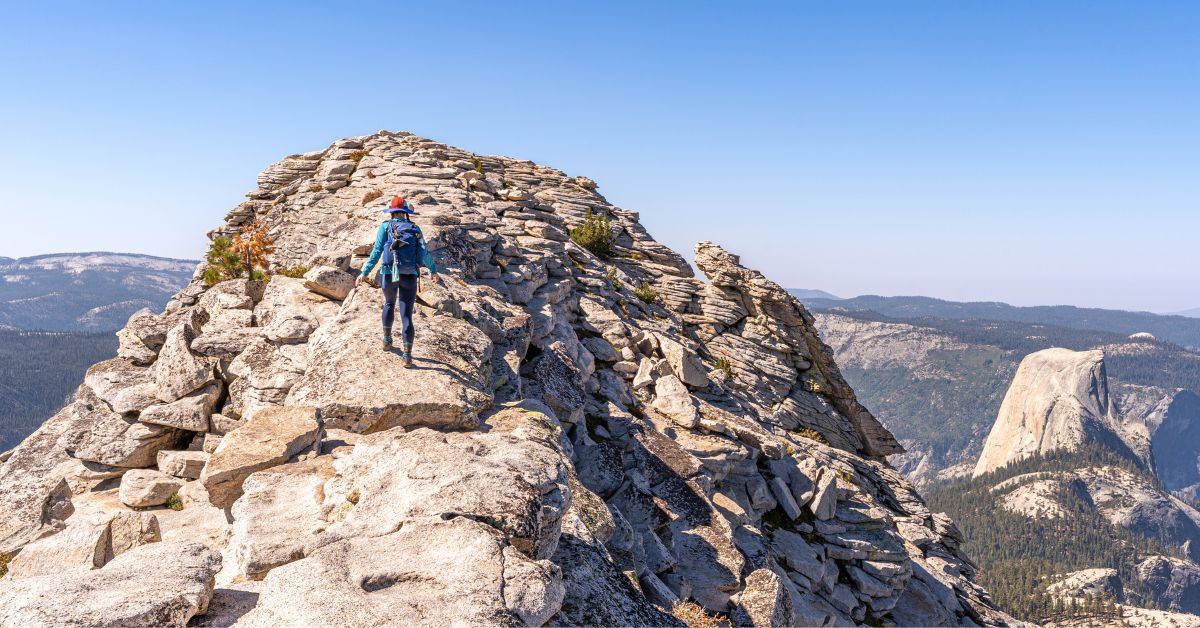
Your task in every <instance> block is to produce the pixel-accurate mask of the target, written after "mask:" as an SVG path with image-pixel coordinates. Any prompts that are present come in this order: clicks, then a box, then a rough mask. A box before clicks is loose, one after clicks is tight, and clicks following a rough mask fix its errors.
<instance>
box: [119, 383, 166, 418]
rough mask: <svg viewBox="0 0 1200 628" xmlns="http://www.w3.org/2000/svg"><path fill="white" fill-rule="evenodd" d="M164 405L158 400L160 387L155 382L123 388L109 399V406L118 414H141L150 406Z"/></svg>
mask: <svg viewBox="0 0 1200 628" xmlns="http://www.w3.org/2000/svg"><path fill="white" fill-rule="evenodd" d="M160 403H162V402H161V401H159V400H158V387H157V386H155V385H154V381H153V380H151V381H146V382H142V383H141V384H134V385H132V386H129V387H128V388H123V389H121V390H120V391H118V392H117V393H116V394H115V395H113V396H112V398H111V399H109V401H108V404H109V406H111V407H112V409H113V412H116V413H117V414H131V413H136V412H141V411H142V410H145V409H146V408H149V407H150V406H153V405H157V404H160Z"/></svg>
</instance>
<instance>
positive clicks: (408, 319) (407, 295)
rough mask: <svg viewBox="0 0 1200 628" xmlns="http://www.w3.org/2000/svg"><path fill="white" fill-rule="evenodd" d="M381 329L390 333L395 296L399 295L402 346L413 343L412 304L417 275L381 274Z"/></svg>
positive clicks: (393, 318)
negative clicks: (402, 334) (402, 335)
mask: <svg viewBox="0 0 1200 628" xmlns="http://www.w3.org/2000/svg"><path fill="white" fill-rule="evenodd" d="M382 276H383V283H382V287H383V331H384V333H385V334H387V335H389V336H390V335H392V323H393V322H395V320H396V297H397V296H399V297H400V326H401V328H402V329H403V332H404V346H406V347H410V346H412V343H413V334H414V331H413V321H412V316H413V305H414V304H415V303H416V301H417V276H416V275H400V276H399V278H397V279H391V278H390V277H391V275H389V274H387V273H384V274H383V275H382Z"/></svg>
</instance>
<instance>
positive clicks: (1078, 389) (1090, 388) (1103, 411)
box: [974, 349, 1146, 477]
mask: <svg viewBox="0 0 1200 628" xmlns="http://www.w3.org/2000/svg"><path fill="white" fill-rule="evenodd" d="M1117 416H1118V413H1117V411H1116V408H1115V407H1114V404H1113V403H1112V401H1111V399H1110V398H1109V393H1108V375H1107V374H1106V372H1105V369H1104V352H1103V351H1071V350H1069V349H1045V350H1043V351H1038V352H1037V353H1031V354H1029V355H1027V356H1025V359H1024V360H1022V361H1021V366H1019V367H1018V368H1017V374H1016V376H1015V377H1014V378H1013V382H1012V385H1011V386H1009V389H1008V393H1007V394H1006V395H1005V396H1004V401H1003V402H1002V403H1001V404H1000V413H999V415H998V416H997V417H996V423H995V424H994V425H993V426H992V431H991V433H990V434H988V438H987V441H986V442H984V445H983V453H982V454H980V456H979V462H978V463H976V465H975V474H974V475H975V477H978V476H980V475H983V474H984V473H987V472H989V471H994V470H996V469H999V468H1001V467H1003V466H1004V465H1006V464H1008V463H1009V462H1014V461H1017V460H1022V459H1024V458H1028V457H1029V456H1032V455H1034V454H1047V453H1049V452H1051V451H1054V450H1058V449H1067V450H1073V449H1077V448H1079V446H1081V445H1082V444H1084V443H1088V442H1097V443H1102V444H1104V445H1106V446H1108V447H1109V448H1111V449H1113V450H1114V451H1117V452H1118V453H1122V454H1126V455H1129V456H1130V457H1131V458H1133V459H1134V460H1138V458H1137V457H1136V456H1134V454H1133V450H1132V449H1131V448H1130V447H1129V445H1128V444H1127V443H1126V441H1125V440H1124V439H1123V438H1122V436H1120V435H1119V434H1118V431H1119V429H1120V428H1119V426H1118V422H1119V419H1118V418H1117ZM1143 462H1146V461H1143Z"/></svg>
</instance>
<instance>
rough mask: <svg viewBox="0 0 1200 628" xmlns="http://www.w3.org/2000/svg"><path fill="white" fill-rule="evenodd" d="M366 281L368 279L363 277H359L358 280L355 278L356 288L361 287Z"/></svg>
mask: <svg viewBox="0 0 1200 628" xmlns="http://www.w3.org/2000/svg"><path fill="white" fill-rule="evenodd" d="M364 279H366V277H363V276H362V275H359V276H358V277H357V278H355V280H354V287H355V288H357V287H359V286H361V285H362V283H363V280H364Z"/></svg>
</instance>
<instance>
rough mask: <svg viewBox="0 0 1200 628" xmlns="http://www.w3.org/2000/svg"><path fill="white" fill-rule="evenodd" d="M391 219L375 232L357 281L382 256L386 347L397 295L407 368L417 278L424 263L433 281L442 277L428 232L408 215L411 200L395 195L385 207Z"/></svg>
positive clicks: (363, 278)
mask: <svg viewBox="0 0 1200 628" xmlns="http://www.w3.org/2000/svg"><path fill="white" fill-rule="evenodd" d="M383 211H384V212H385V213H387V214H389V218H388V220H386V221H384V223H383V224H382V225H379V230H378V231H377V232H376V233H375V246H374V248H372V249H371V257H370V258H369V259H367V263H366V265H365V266H363V269H362V274H361V275H359V276H358V279H356V280H355V283H354V285H356V286H360V285H362V282H363V281H365V280H366V278H367V275H370V274H371V270H373V269H374V268H375V263H376V262H378V261H379V257H380V256H381V255H382V256H383V267H382V268H380V269H379V285H380V287H381V288H383V350H384V351H389V350H391V348H392V322H393V321H394V320H395V318H396V297H397V296H399V297H400V325H401V328H402V331H403V340H404V350H403V351H402V352H401V353H400V357H401V358H403V360H404V368H409V367H411V366H412V345H413V334H414V332H413V321H412V316H413V305H414V304H415V302H416V300H417V282H418V280H419V278H420V276H421V269H420V267H421V265H424V266H425V267H426V268H428V269H429V273H430V275H432V277H433V281H435V282H437V283H438V284H439V285H441V283H442V278H441V277H439V276H438V274H437V272H438V271H437V265H436V264H434V263H433V257H431V256H430V255H429V248H428V247H426V246H425V234H423V233H421V228H420V227H418V226H417V225H416V223H414V222H413V221H412V220H410V219H409V216H411V215H412V214H414V213H415V212H413V210H412V206H411V205H409V203H408V201H406V200H404V199H403V198H401V197H399V196H396V197H393V198H392V202H391V204H390V205H389V206H388V207H386V208H385V209H384V210H383Z"/></svg>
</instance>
